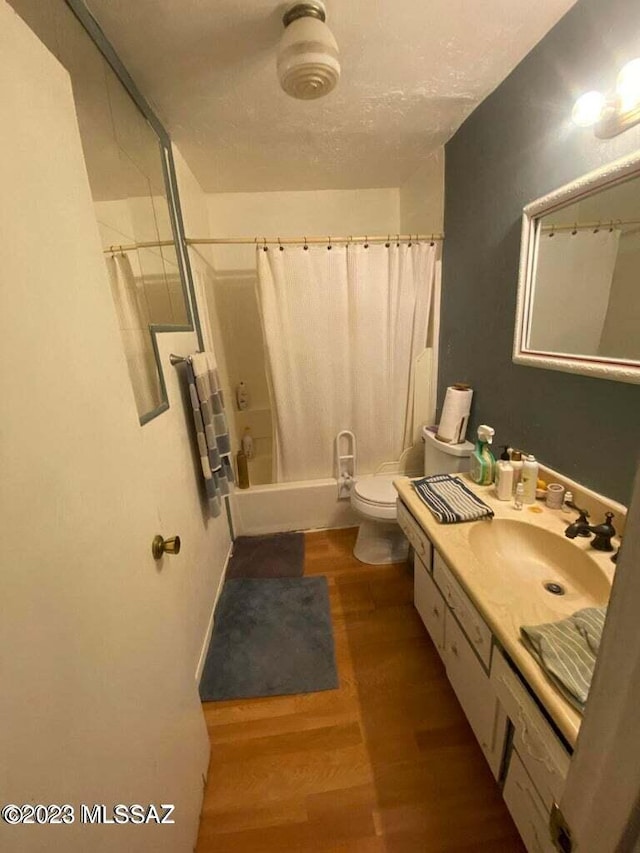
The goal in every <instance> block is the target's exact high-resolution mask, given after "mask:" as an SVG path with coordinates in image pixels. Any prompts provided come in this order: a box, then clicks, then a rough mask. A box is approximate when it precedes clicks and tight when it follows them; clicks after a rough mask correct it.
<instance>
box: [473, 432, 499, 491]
mask: <svg viewBox="0 0 640 853" xmlns="http://www.w3.org/2000/svg"><path fill="white" fill-rule="evenodd" d="M494 435H495V430H494V429H493V427H490V426H487V425H486V424H481V425H480V426H479V427H478V440H477V441H476V449H475V450H474V451H473V455H472V457H471V470H470V472H469V473H470V475H471V479H472V480H473V482H474V483H478V485H480V486H490V485H491V483H493V479H494V476H495V467H496V460H495V458H494V455H493V453H492V452H491V449H490V447H489V445H490V444H491V443H492V441H493V436H494Z"/></svg>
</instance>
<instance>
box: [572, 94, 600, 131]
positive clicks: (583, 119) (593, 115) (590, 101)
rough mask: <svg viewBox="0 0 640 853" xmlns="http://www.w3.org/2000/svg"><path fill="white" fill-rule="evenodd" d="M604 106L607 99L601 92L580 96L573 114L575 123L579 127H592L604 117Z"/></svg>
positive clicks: (574, 106)
mask: <svg viewBox="0 0 640 853" xmlns="http://www.w3.org/2000/svg"><path fill="white" fill-rule="evenodd" d="M604 104H605V98H604V95H602V94H600V92H595V91H594V92H585V94H584V95H580V97H579V98H578V100H577V101H576V102H575V104H574V105H573V111H572V113H571V118H572V120H573V123H574V124H577V125H578V127H591V125H593V124H595V123H596V122H597V121H598V120H599V118H600V116H601V115H602V110H603V108H604Z"/></svg>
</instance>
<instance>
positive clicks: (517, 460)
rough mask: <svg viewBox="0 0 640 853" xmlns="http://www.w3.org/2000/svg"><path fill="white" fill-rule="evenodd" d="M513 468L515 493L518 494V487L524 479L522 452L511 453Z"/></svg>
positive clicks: (514, 451)
mask: <svg viewBox="0 0 640 853" xmlns="http://www.w3.org/2000/svg"><path fill="white" fill-rule="evenodd" d="M511 467H512V468H513V493H514V494H515V492H516V486H517V485H518V483H519V482H520V479H521V477H522V451H521V450H512V451H511Z"/></svg>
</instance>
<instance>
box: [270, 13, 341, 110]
mask: <svg viewBox="0 0 640 853" xmlns="http://www.w3.org/2000/svg"><path fill="white" fill-rule="evenodd" d="M326 17H327V15H326V9H325V5H324V3H322V2H321V0H305V2H301V3H300V2H299V3H293V4H292V5H291V6H289V8H288V9H287V11H286V12H285V13H284V16H283V18H282V23H283V24H284V26H285V31H284V33H283V34H282V39H281V40H280V46H279V48H278V77H279V79H280V85H281V86H282V88H283V89H284V91H285V92H286V93H287V95H291V97H292V98H300V99H302V100H305V101H308V100H312V99H314V98H322V97H323V96H324V95H328V94H329V92H331V91H332V90H333V89H335V87H336V85H337V83H338V80H339V79H340V61H339V51H338V43H337V42H336V40H335V38H334V36H333V33H332V32H331V30H330V29H329V27H328V26H327V25H326V23H325V20H326Z"/></svg>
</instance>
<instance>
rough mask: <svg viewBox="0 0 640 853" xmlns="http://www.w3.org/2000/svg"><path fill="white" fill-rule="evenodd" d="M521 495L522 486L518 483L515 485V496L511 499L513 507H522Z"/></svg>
mask: <svg viewBox="0 0 640 853" xmlns="http://www.w3.org/2000/svg"><path fill="white" fill-rule="evenodd" d="M523 497H524V486H523V485H522V483H518V485H517V486H516V493H515V497H514V499H513V508H514V509H522V503H523V500H522V499H523Z"/></svg>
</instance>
